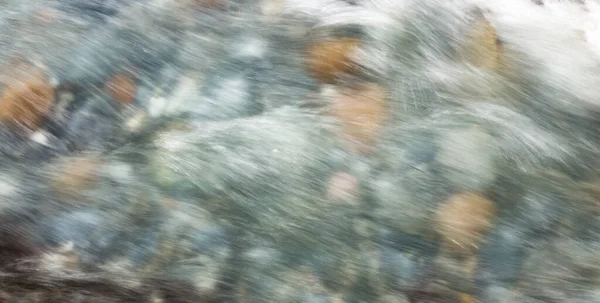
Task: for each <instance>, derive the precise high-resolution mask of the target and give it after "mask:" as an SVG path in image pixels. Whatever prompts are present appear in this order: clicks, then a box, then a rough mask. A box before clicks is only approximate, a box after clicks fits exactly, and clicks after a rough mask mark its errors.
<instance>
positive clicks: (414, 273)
mask: <svg viewBox="0 0 600 303" xmlns="http://www.w3.org/2000/svg"><path fill="white" fill-rule="evenodd" d="M380 258H381V259H380V261H379V262H380V268H379V270H380V274H381V275H382V276H383V277H384V280H385V281H386V283H387V289H391V290H394V291H399V292H403V291H404V292H405V291H411V290H414V289H417V288H418V287H419V286H420V285H421V284H422V283H423V282H424V281H425V278H426V275H427V272H426V271H427V266H426V264H424V263H425V262H424V261H423V260H421V261H419V260H418V259H419V258H424V257H422V256H419V255H418V254H413V255H412V256H411V255H409V254H408V253H407V252H401V251H397V250H395V249H392V248H385V247H384V248H382V249H381V256H380Z"/></svg>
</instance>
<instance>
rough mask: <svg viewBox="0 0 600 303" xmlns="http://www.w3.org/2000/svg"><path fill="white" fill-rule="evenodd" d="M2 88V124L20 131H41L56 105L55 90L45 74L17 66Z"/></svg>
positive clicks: (0, 110) (4, 81)
mask: <svg viewBox="0 0 600 303" xmlns="http://www.w3.org/2000/svg"><path fill="white" fill-rule="evenodd" d="M3 84H4V89H3V91H2V96H1V98H0V120H2V121H3V122H5V123H8V124H10V125H13V126H16V127H18V128H20V129H21V130H27V131H32V130H36V129H37V128H39V127H40V126H41V124H42V122H43V120H44V116H45V115H46V114H47V113H48V111H49V110H50V108H51V107H52V103H53V101H54V89H53V88H52V86H51V85H50V83H49V81H48V79H47V78H46V76H45V75H44V72H43V71H42V70H41V69H39V68H36V67H33V66H30V65H28V64H25V63H18V64H16V65H15V66H14V69H13V70H11V71H10V74H9V75H6V77H3Z"/></svg>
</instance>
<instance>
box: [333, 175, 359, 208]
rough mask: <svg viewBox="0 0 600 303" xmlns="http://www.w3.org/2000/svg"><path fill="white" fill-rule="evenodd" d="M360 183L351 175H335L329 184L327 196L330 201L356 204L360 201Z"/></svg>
mask: <svg viewBox="0 0 600 303" xmlns="http://www.w3.org/2000/svg"><path fill="white" fill-rule="evenodd" d="M358 187H359V181H358V179H357V178H356V177H354V176H353V175H351V174H349V173H345V172H338V173H335V174H334V175H333V176H332V177H331V178H330V179H329V182H328V186H327V191H326V196H327V198H328V199H331V200H336V201H340V202H343V203H348V204H355V203H356V200H357V199H358V196H357V195H358Z"/></svg>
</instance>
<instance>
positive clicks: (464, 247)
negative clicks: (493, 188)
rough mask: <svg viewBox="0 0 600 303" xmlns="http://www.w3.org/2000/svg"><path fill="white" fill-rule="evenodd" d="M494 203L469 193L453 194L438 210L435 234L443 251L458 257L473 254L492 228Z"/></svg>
mask: <svg viewBox="0 0 600 303" xmlns="http://www.w3.org/2000/svg"><path fill="white" fill-rule="evenodd" d="M495 213H496V207H495V205H494V203H493V202H492V201H490V200H488V199H486V198H485V197H483V196H481V195H479V194H476V193H471V192H463V193H459V194H455V195H453V196H452V197H450V198H449V199H448V200H446V202H445V203H444V204H443V205H442V206H441V207H439V208H438V210H437V212H436V214H435V221H436V231H437V232H438V234H439V235H440V236H442V238H444V241H445V245H446V247H447V248H449V249H451V250H453V251H455V252H461V253H471V252H473V251H476V250H477V242H478V240H479V238H480V237H481V236H482V234H483V233H485V232H486V231H487V230H488V229H489V228H490V227H491V226H492V219H493V217H494V215H495Z"/></svg>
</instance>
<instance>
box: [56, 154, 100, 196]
mask: <svg viewBox="0 0 600 303" xmlns="http://www.w3.org/2000/svg"><path fill="white" fill-rule="evenodd" d="M101 163H102V160H101V159H100V158H98V157H95V156H84V157H78V158H74V159H72V160H70V161H68V162H65V163H63V164H62V165H60V167H59V168H58V171H57V174H58V175H57V176H56V177H55V178H53V180H52V183H51V186H52V187H53V188H54V190H56V191H57V192H59V193H60V194H63V195H73V194H76V193H77V192H79V191H81V190H83V189H86V188H88V187H89V186H90V185H91V184H92V183H93V181H94V180H95V179H97V178H98V166H99V165H100V164H101Z"/></svg>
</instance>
